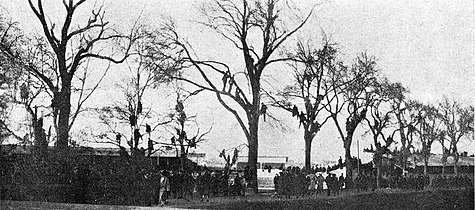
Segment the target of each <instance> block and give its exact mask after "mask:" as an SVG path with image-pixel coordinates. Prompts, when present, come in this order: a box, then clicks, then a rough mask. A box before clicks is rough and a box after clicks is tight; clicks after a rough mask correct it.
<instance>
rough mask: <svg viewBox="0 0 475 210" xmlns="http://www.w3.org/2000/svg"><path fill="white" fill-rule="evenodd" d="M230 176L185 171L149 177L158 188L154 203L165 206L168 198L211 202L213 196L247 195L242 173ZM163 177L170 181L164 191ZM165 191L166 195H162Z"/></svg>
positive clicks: (210, 172) (220, 172) (152, 174)
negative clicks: (196, 199) (197, 199)
mask: <svg viewBox="0 0 475 210" xmlns="http://www.w3.org/2000/svg"><path fill="white" fill-rule="evenodd" d="M231 176H232V177H233V178H232V179H230V175H228V174H226V173H223V172H222V171H213V172H212V171H209V170H200V171H193V172H184V171H161V172H160V173H157V172H154V173H151V174H150V175H149V176H148V179H152V181H153V182H154V183H157V185H158V186H156V187H155V192H154V193H153V198H152V202H153V203H154V204H158V203H160V204H162V205H163V204H164V203H166V200H167V199H168V198H176V199H186V200H188V201H189V200H190V199H194V198H199V199H200V200H201V201H209V198H210V197H211V196H213V197H217V196H229V195H239V196H243V195H244V194H245V188H246V181H245V178H244V176H243V174H242V173H233V174H231ZM162 177H166V179H167V180H169V186H168V187H165V190H164V189H163V188H164V187H163V184H162V181H158V180H162V179H163V178H162ZM162 191H165V193H161V192H162Z"/></svg>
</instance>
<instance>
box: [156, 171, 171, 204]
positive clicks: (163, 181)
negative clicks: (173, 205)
mask: <svg viewBox="0 0 475 210" xmlns="http://www.w3.org/2000/svg"><path fill="white" fill-rule="evenodd" d="M169 191H170V180H169V179H168V177H167V176H166V172H165V171H162V172H161V173H160V188H159V197H158V200H159V202H160V205H161V206H163V205H165V204H166V202H167V192H169Z"/></svg>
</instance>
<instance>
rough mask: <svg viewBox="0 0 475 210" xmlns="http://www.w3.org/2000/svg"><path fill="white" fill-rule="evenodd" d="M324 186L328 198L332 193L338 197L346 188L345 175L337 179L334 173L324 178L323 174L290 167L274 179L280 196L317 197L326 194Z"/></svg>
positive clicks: (276, 190)
mask: <svg viewBox="0 0 475 210" xmlns="http://www.w3.org/2000/svg"><path fill="white" fill-rule="evenodd" d="M317 174H318V175H317ZM324 185H326V186H327V187H326V194H327V196H330V194H332V193H333V195H334V196H336V195H339V194H340V191H341V190H342V189H343V187H344V186H345V178H344V177H343V174H341V175H340V177H339V178H337V177H336V175H335V174H332V173H329V174H327V176H326V177H323V175H322V173H316V172H315V171H314V170H310V171H306V170H300V168H299V167H289V168H287V170H284V171H282V172H280V173H278V174H276V176H275V177H274V187H275V192H276V194H277V195H278V196H286V197H290V196H296V197H299V196H305V195H315V196H316V195H319V194H324Z"/></svg>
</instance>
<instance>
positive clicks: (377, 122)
mask: <svg viewBox="0 0 475 210" xmlns="http://www.w3.org/2000/svg"><path fill="white" fill-rule="evenodd" d="M401 87H402V85H401V84H400V83H391V82H390V81H389V80H388V79H387V78H382V79H379V80H378V81H377V82H376V83H375V86H374V88H375V89H374V91H373V92H372V93H371V94H373V97H372V100H371V102H370V103H371V104H370V108H369V110H368V112H369V114H367V116H366V118H365V120H366V122H367V125H368V127H369V130H368V132H371V134H372V135H373V144H374V145H375V149H374V151H370V152H373V153H374V156H373V162H374V164H375V166H376V172H377V176H376V187H377V188H379V187H380V179H381V167H382V166H383V164H382V161H383V155H385V154H388V153H390V150H389V147H390V146H391V145H392V144H393V143H395V141H394V135H395V134H396V132H397V131H398V129H394V123H393V121H392V120H393V119H394V117H395V116H394V110H393V109H392V108H391V105H390V104H389V101H390V100H391V99H392V98H394V97H397V95H398V94H400V93H401V91H400V88H401Z"/></svg>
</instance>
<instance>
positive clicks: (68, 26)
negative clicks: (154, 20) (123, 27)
mask: <svg viewBox="0 0 475 210" xmlns="http://www.w3.org/2000/svg"><path fill="white" fill-rule="evenodd" d="M85 1H86V0H79V1H77V2H74V1H73V0H69V1H66V0H65V1H63V7H64V9H65V11H66V16H65V18H64V22H63V23H62V24H56V23H52V22H51V21H49V20H47V15H46V14H45V11H44V9H43V1H41V0H38V1H37V2H36V4H35V3H33V2H32V1H31V0H29V1H28V3H29V6H30V9H31V10H32V11H33V13H34V14H35V15H36V17H37V19H38V21H39V23H40V24H41V27H42V29H43V36H44V39H45V42H44V43H43V44H41V45H37V46H36V47H38V48H41V50H40V51H42V58H44V59H43V60H42V61H43V63H42V65H41V66H38V65H35V64H33V63H31V62H30V61H29V60H28V58H22V57H21V56H19V55H18V53H17V52H15V51H12V50H10V49H2V50H3V51H4V52H6V53H7V54H8V55H9V56H10V57H11V58H12V59H15V60H16V62H17V63H20V64H22V65H23V66H24V68H25V69H26V70H27V71H28V72H30V73H31V74H32V75H34V76H35V77H37V78H38V79H39V80H41V82H42V83H43V84H44V85H45V86H46V87H47V89H48V92H49V93H50V94H51V95H52V104H51V107H52V110H53V111H52V113H53V118H54V125H55V126H56V127H57V135H58V139H57V146H58V147H59V148H62V149H65V148H67V146H68V140H69V130H70V128H71V126H72V123H74V119H75V117H74V116H77V114H76V113H75V112H72V111H71V94H72V92H74V85H73V79H74V78H75V77H77V76H79V77H81V76H80V75H78V72H79V71H78V70H79V69H81V68H82V67H84V64H85V63H87V62H88V61H89V60H90V59H100V60H106V61H109V62H113V63H121V62H123V61H124V60H125V59H126V58H127V57H128V56H129V55H130V47H131V45H132V43H133V42H134V41H135V40H136V39H137V38H138V37H137V36H136V35H137V34H136V33H135V30H132V32H131V33H130V34H127V35H122V34H119V33H117V31H116V30H114V29H112V28H111V27H110V26H109V22H107V21H106V20H105V13H104V11H103V9H102V7H99V8H97V9H94V10H93V11H92V15H91V16H90V18H89V19H88V20H87V22H86V23H85V24H84V25H83V26H77V27H74V26H72V24H73V19H74V18H73V17H74V15H75V14H76V12H77V11H78V10H77V8H78V7H80V6H81V5H83V3H84V2H85ZM58 25H60V27H57V26H58ZM111 41H120V42H122V43H125V46H120V47H118V48H115V47H113V46H115V45H111ZM110 46H112V47H111V48H108V47H110ZM104 52H109V53H110V54H104ZM117 54H119V55H117ZM86 75H87V74H86ZM81 97H83V96H80V98H81ZM86 98H87V97H86ZM79 105H80V104H79ZM78 108H79V107H78ZM71 113H73V117H72V118H71Z"/></svg>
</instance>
